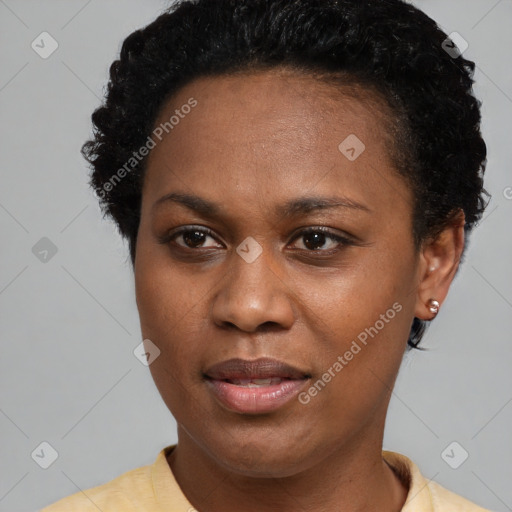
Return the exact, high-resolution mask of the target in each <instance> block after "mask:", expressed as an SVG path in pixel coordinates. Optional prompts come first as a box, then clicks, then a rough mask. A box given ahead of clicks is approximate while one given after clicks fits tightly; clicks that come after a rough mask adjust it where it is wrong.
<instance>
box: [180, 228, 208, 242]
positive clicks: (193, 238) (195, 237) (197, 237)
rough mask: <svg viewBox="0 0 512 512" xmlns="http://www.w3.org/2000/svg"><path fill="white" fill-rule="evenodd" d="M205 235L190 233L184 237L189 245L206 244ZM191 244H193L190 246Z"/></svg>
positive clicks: (198, 232) (199, 232)
mask: <svg viewBox="0 0 512 512" xmlns="http://www.w3.org/2000/svg"><path fill="white" fill-rule="evenodd" d="M204 236H205V234H204V233H201V231H188V232H186V233H185V234H184V235H183V240H184V241H185V243H186V244H187V245H194V244H201V243H202V242H204V240H203V239H202V237H204ZM189 242H191V243H190V244H189Z"/></svg>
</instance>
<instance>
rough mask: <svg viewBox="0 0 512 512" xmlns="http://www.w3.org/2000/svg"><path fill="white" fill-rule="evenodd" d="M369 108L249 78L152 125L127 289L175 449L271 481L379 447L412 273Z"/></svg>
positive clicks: (231, 80)
mask: <svg viewBox="0 0 512 512" xmlns="http://www.w3.org/2000/svg"><path fill="white" fill-rule="evenodd" d="M186 105H188V106H186ZM376 105H377V104H376V103H374V102H369V101H365V100H362V101H359V100H356V99H354V98H353V97H351V96H348V95H343V94H342V93H340V92H339V89H338V90H336V89H334V88H333V86H330V85H327V84H325V83H320V82H318V81H315V80H314V79H313V78H310V77H306V76H302V75H298V74H293V73H287V74H285V73H278V72H276V71H267V72H260V73H255V74H251V75H243V76H242V75H240V76H232V77H216V78H201V79H199V80H196V81H194V82H192V83H191V84H189V85H187V86H185V87H184V88H183V89H182V90H181V91H180V92H179V93H178V94H177V95H176V96H175V97H173V98H172V100H171V101H170V102H169V103H167V104H166V105H165V107H164V108H163V109H162V111H161V113H160V115H159V119H158V120H157V122H156V123H155V127H158V126H160V125H161V123H165V122H166V121H167V122H168V124H167V125H166V128H165V129H163V130H162V128H160V130H158V131H157V132H156V133H158V134H159V137H158V138H155V137H153V138H154V139H155V141H156V142H157V144H156V146H155V147H154V148H153V149H152V150H151V153H150V155H149V157H148V161H147V171H146V176H145V181H144V187H143V199H142V213H141V222H140V227H139V233H138V240H137V246H136V261H135V280H136V297H137V304H138V309H139V313H140V320H141V327H142V334H143V337H144V338H145V339H149V340H151V342H152V343H153V344H154V346H156V347H158V350H159V351H160V354H159V355H158V357H156V359H155V360H154V361H153V362H152V363H151V364H150V370H151V372H152V375H153V378H154V380H155V383H156V386H157V387H158V389H159V391H160V393H161V395H162V398H163V400H164V401H165V403H166V404H167V406H168V408H169V409H170V411H171V412H172V414H173V415H174V417H175V418H176V421H177V423H178V425H179V434H180V446H181V445H182V444H183V445H188V446H189V447H192V446H193V447H196V449H198V450H201V451H202V452H203V453H204V454H207V456H208V457H210V458H211V460H213V461H215V462H217V463H218V464H221V465H222V466H223V467H225V468H230V469H232V470H234V471H237V472H239V473H243V474H248V475H272V476H285V475H290V474H294V473H296V472H298V471H301V470H303V469H305V468H307V467H312V466H313V465H314V464H315V463H318V462H319V461H321V460H323V459H325V458H326V457H328V456H330V455H331V454H333V453H335V452H336V451H337V450H340V449H343V450H345V451H346V452H350V451H351V450H353V451H357V448H358V447H360V446H361V445H362V444H363V443H366V445H367V446H368V447H379V446H380V444H379V443H380V442H381V438H382V431H383V425H384V419H385V414H386V409H387V405H388V401H389V397H390V392H391V388H392V386H393V383H394V380H395V377H396V374H397V372H398V368H399V365H400V362H401V359H402V354H403V351H404V349H405V346H406V343H407V338H408V334H409V330H410V326H411V322H412V320H413V317H414V316H415V308H416V307H417V286H418V280H419V277H420V274H421V272H422V271H423V270H424V269H423V268H422V264H421V259H420V258H419V256H418V254H417V253H416V252H415V251H414V246H413V238H412V217H411V215H412V195H411V192H410V190H409V188H408V187H407V185H406V184H405V182H404V181H403V179H402V178H400V177H399V176H398V175H397V173H396V172H395V170H394V168H393V164H392V162H391V160H390V157H389V151H390V146H389V137H388V133H387V132H386V128H385V125H384V123H383V122H382V119H381V116H380V113H379V110H378V109H377V108H376ZM171 116H174V118H172V120H171V121H170V123H169V120H170V119H171ZM166 132H168V134H167V133H166ZM159 138H161V141H160V140H159ZM169 194H176V195H175V196H173V197H174V199H173V198H172V197H171V198H168V199H166V200H165V199H162V198H163V197H164V196H168V195H169ZM178 194H179V195H178ZM192 196H193V197H194V198H195V199H194V201H191V200H190V199H191V198H192ZM311 198H314V199H311ZM328 202H331V203H332V204H331V205H329V204H328ZM187 203H188V205H187ZM334 203H337V204H338V205H337V206H335V205H334ZM286 206H288V208H287V209H285V208H286ZM182 228H186V229H187V230H188V231H187V232H185V233H178V232H177V231H178V230H181V229H182ZM306 229H309V230H311V232H310V233H307V232H306V233H304V230H306ZM205 230H208V232H205ZM322 230H323V231H322ZM336 237H342V238H341V239H337V238H336ZM152 347H153V345H148V350H149V351H150V352H151V351H152V350H153V348H152ZM157 352H158V351H156V353H157ZM261 358H271V359H273V360H277V361H279V362H281V363H284V365H279V364H277V363H276V364H274V363H272V361H271V362H269V361H257V360H259V359H261ZM229 360H235V361H231V362H229V363H225V362H226V361H229ZM248 362H256V364H254V365H251V364H249V363H248ZM223 363H225V364H223ZM219 365H220V366H219ZM286 365H289V366H290V367H292V369H293V370H292V369H290V368H289V367H288V366H286ZM253 379H257V380H256V381H255V382H254V381H253ZM269 379H271V380H270V381H269Z"/></svg>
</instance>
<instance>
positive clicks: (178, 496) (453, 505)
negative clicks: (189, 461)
mask: <svg viewBox="0 0 512 512" xmlns="http://www.w3.org/2000/svg"><path fill="white" fill-rule="evenodd" d="M174 446H175V445H172V446H167V447H166V448H164V449H163V450H162V451H161V452H160V453H159V454H158V457H157V458H156V461H155V462H154V463H153V464H152V465H150V466H142V467H140V468H137V469H132V470H131V471H128V472H126V473H124V474H122V475H120V476H118V477H117V478H115V479H114V480H111V481H110V482H108V483H106V484H103V485H100V486H98V487H93V488H91V489H88V490H85V491H83V492H77V493H76V494H72V495H71V496H68V497H66V498H62V499H61V500H59V501H57V502H56V503H54V504H52V505H49V506H48V507H45V508H43V509H42V510H40V512H98V510H101V511H102V512H194V511H195V510H196V509H194V507H192V505H191V504H190V503H189V502H188V500H187V498H186V497H185V495H184V494H183V492H182V491H181V489H180V487H179V485H178V483H177V482H176V480H175V478H174V475H173V473H172V471H171V468H170V467H169V464H168V463H167V458H166V455H167V454H168V453H169V451H170V450H172V449H173V448H174ZM382 455H383V457H384V459H385V460H386V461H387V462H388V463H389V464H390V465H391V466H392V467H393V468H394V469H395V470H396V471H397V473H398V474H399V475H400V477H401V479H402V480H403V481H404V482H409V493H408V495H407V500H406V502H405V505H404V506H403V508H402V512H490V511H489V510H487V509H484V508H481V507H479V506H477V505H475V504H474V503H471V502H470V501H468V500H466V499H465V498H462V497H461V496H458V495H457V494H454V493H452V492H450V491H448V490H447V489H445V488H443V487H441V486H440V485H439V484H437V483H435V482H431V481H428V480H427V479H425V477H424V476H423V475H422V474H421V473H420V471H419V469H418V467H417V466H416V464H414V462H412V461H411V460H410V459H408V458H407V457H405V456H404V455H401V454H399V453H395V452H388V451H384V452H382Z"/></svg>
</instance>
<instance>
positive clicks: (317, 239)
mask: <svg viewBox="0 0 512 512" xmlns="http://www.w3.org/2000/svg"><path fill="white" fill-rule="evenodd" d="M300 238H302V239H303V246H304V247H305V249H304V250H306V251H308V252H325V253H330V252H335V251H336V250H337V248H338V247H339V246H340V245H353V242H352V240H350V239H349V238H348V237H344V236H341V235H338V234H336V233H333V232H332V231H330V230H329V229H327V228H324V227H321V226H319V227H312V228H307V229H304V230H302V231H301V232H300V233H298V235H297V236H296V237H295V238H294V240H298V239H300ZM328 240H331V242H334V243H331V244H329V243H328ZM326 243H327V249H325V244H326ZM322 247H324V248H323V249H322ZM299 249H300V248H299Z"/></svg>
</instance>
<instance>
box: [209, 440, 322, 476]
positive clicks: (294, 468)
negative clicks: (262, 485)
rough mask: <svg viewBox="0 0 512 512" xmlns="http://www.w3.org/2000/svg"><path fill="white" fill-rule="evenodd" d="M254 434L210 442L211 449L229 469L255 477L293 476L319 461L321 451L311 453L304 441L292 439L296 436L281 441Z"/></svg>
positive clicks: (213, 454)
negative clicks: (243, 437)
mask: <svg viewBox="0 0 512 512" xmlns="http://www.w3.org/2000/svg"><path fill="white" fill-rule="evenodd" d="M254 437H256V436H254ZM254 437H253V438H252V439H249V440H247V441H245V440H244V441H240V442H239V443H236V442H235V440H234V439H232V438H230V437H229V436H227V438H228V439H223V440H222V441H220V442H212V443H211V444H209V445H208V452H209V454H210V456H211V457H212V458H213V459H214V461H215V462H216V463H217V464H219V465H221V466H222V467H224V468H225V469H226V470H228V471H230V472H234V473H237V474H239V475H244V476H247V477H252V478H283V477H288V476H293V475H296V474H298V473H300V472H301V471H304V470H306V469H307V468H308V467H311V466H313V465H314V464H315V463H316V462H318V461H317V460H316V459H317V457H318V451H316V450H311V453H307V452H306V451H305V450H304V444H303V442H291V441H292V439H293V436H289V437H288V438H287V439H283V440H282V441H281V442H280V441H279V440H276V439H268V438H267V439H265V438H263V439H260V440H259V442H258V440H257V439H255V438H254ZM227 440H228V442H226V441H227ZM300 448H302V450H301V449H300Z"/></svg>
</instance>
